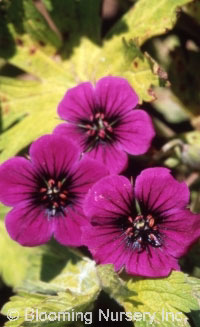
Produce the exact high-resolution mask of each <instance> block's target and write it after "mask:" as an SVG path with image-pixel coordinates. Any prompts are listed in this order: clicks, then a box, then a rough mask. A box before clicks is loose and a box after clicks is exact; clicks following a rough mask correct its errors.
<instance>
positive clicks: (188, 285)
mask: <svg viewBox="0 0 200 327" xmlns="http://www.w3.org/2000/svg"><path fill="white" fill-rule="evenodd" d="M98 275H99V278H100V280H101V284H102V287H103V289H104V290H105V291H106V292H107V293H108V294H110V295H111V296H113V297H114V298H115V299H116V300H117V301H118V302H119V303H120V304H121V305H122V306H123V307H124V308H125V312H130V313H132V315H129V314H128V315H127V317H128V319H129V318H130V317H132V318H133V321H134V326H136V327H148V326H150V325H152V326H154V327H157V326H160V325H161V326H164V327H171V326H172V325H173V327H180V326H188V327H189V326H190V325H189V323H188V321H187V317H186V315H185V313H188V312H190V311H191V310H198V309H199V305H198V301H197V295H196V293H197V292H199V287H200V281H199V280H198V279H195V282H194V281H193V280H192V279H190V277H188V276H187V275H185V274H183V273H182V272H177V271H173V272H172V273H171V274H170V276H169V277H166V278H157V279H151V278H137V277H135V278H134V277H133V278H128V277H127V276H124V278H123V280H122V278H120V277H119V276H118V275H117V274H116V273H114V271H113V269H112V267H111V266H100V267H98ZM124 280H125V281H126V282H125V281H124ZM192 283H194V284H192ZM122 285H123V287H124V288H123V292H122ZM195 292H196V293H195ZM198 296H199V293H198ZM134 313H135V316H134ZM176 318H178V319H179V320H178V319H177V320H176ZM167 319H168V320H167Z"/></svg>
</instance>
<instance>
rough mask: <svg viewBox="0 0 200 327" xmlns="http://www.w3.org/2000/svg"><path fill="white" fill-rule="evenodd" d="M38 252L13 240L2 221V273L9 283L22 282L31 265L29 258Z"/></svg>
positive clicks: (0, 264)
mask: <svg viewBox="0 0 200 327" xmlns="http://www.w3.org/2000/svg"><path fill="white" fill-rule="evenodd" d="M2 209H3V208H1V213H2ZM4 213H5V212H4ZM37 252H38V251H37V250H33V249H32V248H23V247H22V246H20V245H18V244H17V243H16V242H14V241H12V240H11V239H10V237H9V235H8V233H7V232H6V230H5V226H4V223H3V222H2V221H0V257H1V260H0V275H1V278H2V279H3V280H4V282H5V283H6V284H7V285H9V286H17V285H19V284H20V283H21V282H22V280H23V279H24V278H25V276H26V272H27V269H28V267H29V265H30V262H29V258H30V257H31V255H32V254H33V253H34V254H36V253H37Z"/></svg>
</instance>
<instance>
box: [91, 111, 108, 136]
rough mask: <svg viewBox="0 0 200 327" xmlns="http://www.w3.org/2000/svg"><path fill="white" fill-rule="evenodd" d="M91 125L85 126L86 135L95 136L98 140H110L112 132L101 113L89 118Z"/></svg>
mask: <svg viewBox="0 0 200 327" xmlns="http://www.w3.org/2000/svg"><path fill="white" fill-rule="evenodd" d="M90 120H91V123H89V124H87V125H85V128H86V130H87V132H86V133H87V135H89V136H95V137H96V138H98V139H102V140H104V139H105V138H110V134H112V132H113V128H112V126H111V124H109V123H108V121H107V120H106V119H105V115H104V114H103V113H100V112H98V113H97V114H95V115H91V117H90Z"/></svg>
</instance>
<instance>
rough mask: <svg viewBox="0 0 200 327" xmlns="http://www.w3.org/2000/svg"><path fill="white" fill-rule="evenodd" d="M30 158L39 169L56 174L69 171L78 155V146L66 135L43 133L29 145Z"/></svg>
mask: <svg viewBox="0 0 200 327" xmlns="http://www.w3.org/2000/svg"><path fill="white" fill-rule="evenodd" d="M30 156H31V160H32V162H33V164H34V166H35V167H37V169H38V170H39V171H42V172H43V171H44V172H46V173H49V175H50V176H55V177H56V176H58V175H59V174H60V172H70V171H72V170H73V167H74V164H75V163H76V162H77V161H78V159H79V157H80V152H79V149H78V147H77V146H76V145H75V144H74V143H72V142H71V141H70V140H68V139H67V138H66V137H64V136H61V135H57V134H53V135H44V136H42V137H40V138H39V139H38V140H37V141H35V142H34V143H33V144H32V145H31V147H30Z"/></svg>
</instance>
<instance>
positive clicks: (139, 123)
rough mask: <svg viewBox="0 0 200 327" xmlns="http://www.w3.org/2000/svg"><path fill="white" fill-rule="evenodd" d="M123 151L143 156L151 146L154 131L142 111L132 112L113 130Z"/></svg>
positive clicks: (146, 115)
mask: <svg viewBox="0 0 200 327" xmlns="http://www.w3.org/2000/svg"><path fill="white" fill-rule="evenodd" d="M115 132H116V134H117V135H118V138H119V142H120V144H121V145H122V148H123V150H125V151H127V152H128V153H130V154H135V155H138V154H143V153H145V152H146V151H147V150H148V149H149V147H150V146H151V142H152V139H153V137H154V136H155V131H154V128H153V124H152V121H151V118H150V117H149V115H148V114H147V113H146V112H145V111H143V110H133V111H132V112H130V113H129V115H126V116H125V117H124V119H123V121H122V123H121V124H120V125H119V127H117V128H116V129H115Z"/></svg>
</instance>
